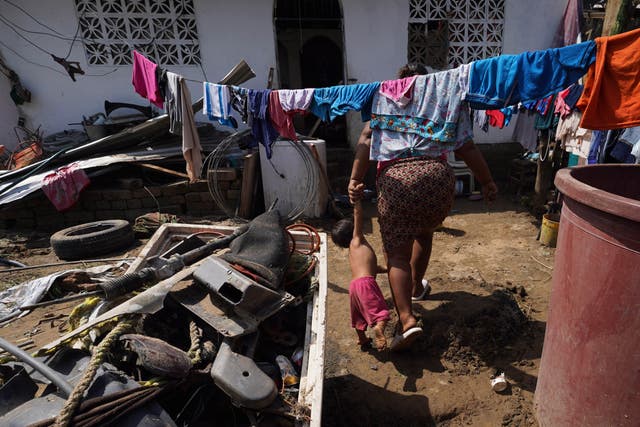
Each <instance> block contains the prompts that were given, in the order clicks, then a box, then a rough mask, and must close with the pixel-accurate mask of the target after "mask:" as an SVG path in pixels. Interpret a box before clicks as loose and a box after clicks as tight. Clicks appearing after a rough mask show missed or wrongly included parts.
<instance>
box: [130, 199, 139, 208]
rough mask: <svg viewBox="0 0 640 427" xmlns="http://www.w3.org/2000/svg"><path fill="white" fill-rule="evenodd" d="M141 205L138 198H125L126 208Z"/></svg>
mask: <svg viewBox="0 0 640 427" xmlns="http://www.w3.org/2000/svg"><path fill="white" fill-rule="evenodd" d="M141 207H142V201H141V200H140V199H131V200H127V209H139V208H141Z"/></svg>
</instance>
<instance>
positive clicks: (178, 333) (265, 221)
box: [0, 211, 322, 427]
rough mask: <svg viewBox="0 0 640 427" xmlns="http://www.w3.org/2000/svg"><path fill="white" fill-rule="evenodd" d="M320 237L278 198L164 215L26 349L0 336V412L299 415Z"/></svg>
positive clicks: (73, 421) (185, 417)
mask: <svg viewBox="0 0 640 427" xmlns="http://www.w3.org/2000/svg"><path fill="white" fill-rule="evenodd" d="M301 236H303V237H301ZM319 249H320V237H319V235H318V234H317V233H312V232H309V233H306V234H305V233H300V232H290V231H289V230H288V229H286V228H284V227H283V226H282V224H281V219H280V215H279V214H278V213H277V211H270V212H267V213H265V214H263V215H260V216H258V217H257V218H255V219H254V220H253V221H251V222H250V223H249V224H247V225H244V226H240V227H237V228H235V229H234V228H229V227H226V228H225V227H222V228H220V227H217V228H216V227H207V226H195V225H186V224H166V225H164V226H163V227H161V228H160V229H159V230H158V231H157V232H156V234H155V235H154V237H153V238H152V239H151V240H150V241H149V243H148V244H147V246H146V247H145V248H144V249H143V251H142V252H141V255H140V256H139V257H138V258H137V260H136V261H135V262H134V263H133V264H132V265H131V266H130V268H129V270H128V271H127V273H126V274H124V275H121V276H118V277H116V278H113V279H109V280H103V281H96V282H95V285H94V288H95V289H96V290H94V291H93V293H94V294H95V295H94V296H93V297H92V298H87V299H86V300H85V301H83V302H82V303H81V304H75V307H74V309H73V311H72V313H71V314H70V316H69V317H68V323H69V328H68V331H69V332H67V333H66V335H64V336H62V337H60V338H59V339H57V340H55V341H53V342H51V343H49V344H47V345H44V346H42V347H40V348H39V349H38V351H37V352H36V353H34V355H33V356H31V355H29V354H27V353H26V352H25V351H24V350H23V349H22V348H20V347H21V346H22V347H24V345H21V344H20V345H12V344H11V343H9V342H8V341H6V340H4V339H0V347H2V349H4V350H5V351H6V353H4V354H0V362H1V363H2V364H1V365H0V384H1V386H0V414H1V415H2V416H1V417H0V425H3V426H25V425H32V426H49V425H56V426H63V425H74V426H83V427H87V426H98V425H99V426H104V425H118V426H121V425H122V426H125V425H126V426H187V425H189V426H193V425H211V424H213V425H238V426H242V425H252V426H253V425H265V426H266V425H268V426H280V425H282V426H288V425H300V424H308V423H309V421H310V420H311V418H310V415H311V408H310V402H309V401H308V396H306V394H307V393H309V390H307V388H308V387H305V385H304V384H302V383H304V382H305V378H304V377H305V376H306V371H307V369H311V368H310V367H311V366H312V364H318V365H319V366H320V367H321V366H322V361H321V360H317V359H316V360H313V358H314V355H312V354H311V353H310V352H309V347H310V343H311V341H312V333H311V331H310V327H311V320H310V319H311V318H312V317H315V316H314V314H313V313H312V310H313V309H312V306H313V300H314V299H316V298H317V289H318V286H317V283H318V280H317V274H318V273H317V272H318V263H317V258H316V255H315V254H314V252H317V251H318V250H319ZM86 277H87V278H89V275H86ZM85 279H86V278H85ZM316 305H317V301H316ZM51 324H52V325H53V320H51ZM3 335H4V334H3ZM320 354H321V352H320ZM34 356H35V357H34ZM320 357H321V356H320ZM301 377H302V383H301ZM302 388H305V390H301V389H302ZM320 388H321V387H320Z"/></svg>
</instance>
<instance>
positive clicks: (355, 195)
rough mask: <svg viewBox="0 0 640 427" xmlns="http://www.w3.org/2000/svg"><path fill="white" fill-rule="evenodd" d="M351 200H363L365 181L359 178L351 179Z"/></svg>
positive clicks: (349, 189) (353, 201)
mask: <svg viewBox="0 0 640 427" xmlns="http://www.w3.org/2000/svg"><path fill="white" fill-rule="evenodd" d="M348 191H349V201H350V202H351V203H352V204H353V203H355V202H357V201H358V200H362V197H363V196H364V183H363V182H362V181H359V180H357V179H350V180H349V187H348Z"/></svg>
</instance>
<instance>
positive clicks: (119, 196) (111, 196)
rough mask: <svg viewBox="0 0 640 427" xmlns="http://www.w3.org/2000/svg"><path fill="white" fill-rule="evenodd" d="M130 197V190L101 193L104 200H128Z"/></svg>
mask: <svg viewBox="0 0 640 427" xmlns="http://www.w3.org/2000/svg"><path fill="white" fill-rule="evenodd" d="M131 196H132V194H131V191H130V190H106V191H104V192H103V193H102V197H103V198H104V200H129V199H131V198H132V197H131Z"/></svg>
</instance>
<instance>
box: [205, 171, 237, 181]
mask: <svg viewBox="0 0 640 427" xmlns="http://www.w3.org/2000/svg"><path fill="white" fill-rule="evenodd" d="M237 177H238V172H237V170H236V169H234V168H222V169H210V170H208V171H207V178H208V179H209V180H210V181H211V180H213V179H216V180H218V182H220V181H233V180H235V179H236V178H237Z"/></svg>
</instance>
